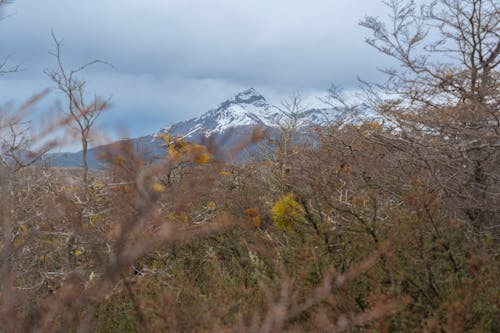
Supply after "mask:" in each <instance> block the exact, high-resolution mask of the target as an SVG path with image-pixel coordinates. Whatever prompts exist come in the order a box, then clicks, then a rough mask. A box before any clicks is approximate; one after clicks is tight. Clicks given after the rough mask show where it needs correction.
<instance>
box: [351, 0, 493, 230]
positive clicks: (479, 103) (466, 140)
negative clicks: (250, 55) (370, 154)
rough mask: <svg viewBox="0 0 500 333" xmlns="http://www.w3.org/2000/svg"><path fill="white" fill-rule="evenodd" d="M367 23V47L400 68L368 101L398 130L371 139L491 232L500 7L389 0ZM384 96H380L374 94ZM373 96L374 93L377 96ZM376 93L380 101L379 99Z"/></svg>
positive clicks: (476, 0)
mask: <svg viewBox="0 0 500 333" xmlns="http://www.w3.org/2000/svg"><path fill="white" fill-rule="evenodd" d="M385 4H386V5H387V6H388V7H389V9H390V15H389V20H388V22H384V21H382V20H380V19H379V18H375V17H366V18H365V19H364V20H362V21H361V23H360V24H361V26H363V27H366V28H368V29H369V30H371V32H372V36H371V37H370V38H367V39H366V41H367V43H368V44H369V45H371V46H373V47H374V48H376V49H377V50H379V51H380V52H382V53H384V54H386V55H388V56H390V57H392V58H393V59H395V60H396V61H397V63H398V64H399V65H400V66H399V67H397V68H389V69H384V70H383V72H384V73H385V74H386V75H387V81H386V82H385V83H383V84H371V83H367V82H363V83H364V89H365V91H366V92H368V93H369V95H370V97H369V98H368V100H369V101H370V102H371V105H372V107H373V108H375V109H376V110H378V111H380V112H381V113H383V114H385V115H387V116H389V117H390V118H391V120H392V123H393V125H394V126H395V127H397V133H399V134H400V135H399V136H397V140H396V138H395V137H394V136H389V135H382V134H380V133H377V134H376V135H374V137H373V138H374V140H377V141H379V142H380V143H382V144H385V145H392V146H394V147H398V149H401V150H403V151H406V152H410V153H411V154H412V158H414V159H415V161H418V162H419V163H422V164H423V165H424V166H425V167H426V168H427V169H428V171H429V173H430V174H431V175H432V177H433V178H434V180H435V184H440V191H442V192H444V193H443V194H445V195H446V196H448V197H449V198H453V199H454V201H455V203H456V204H458V205H459V206H461V207H462V210H463V212H464V213H465V215H466V217H467V218H468V219H469V220H470V221H471V222H473V224H474V225H477V226H481V228H482V229H484V228H486V229H491V228H496V227H495V224H496V223H494V221H495V219H496V218H497V217H498V214H499V210H498V207H499V204H500V189H499V186H498V184H499V182H500V178H499V176H498V175H499V170H498V165H499V163H500V153H499V152H500V149H499V148H500V110H499V103H500V85H499V84H498V82H499V78H500V72H499V70H498V65H499V64H500V7H499V5H498V2H497V1H494V0H436V1H424V2H423V4H422V5H421V6H417V5H416V4H415V2H414V1H405V0H389V1H387V2H385ZM380 92H382V94H378V93H380ZM374 93H375V94H374ZM377 94H378V95H377Z"/></svg>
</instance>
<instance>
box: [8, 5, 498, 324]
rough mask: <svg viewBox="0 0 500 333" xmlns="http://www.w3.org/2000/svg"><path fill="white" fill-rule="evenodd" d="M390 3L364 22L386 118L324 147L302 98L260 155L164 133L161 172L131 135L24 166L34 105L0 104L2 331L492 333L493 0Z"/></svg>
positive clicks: (254, 140)
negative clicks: (240, 154) (380, 70)
mask: <svg viewBox="0 0 500 333" xmlns="http://www.w3.org/2000/svg"><path fill="white" fill-rule="evenodd" d="M1 4H2V2H1V1H0V5H1ZM388 5H389V7H390V8H389V9H390V12H391V15H390V20H391V21H390V22H389V23H388V24H387V25H386V24H384V23H383V22H381V21H379V19H378V18H372V17H368V18H365V19H364V20H363V21H362V22H361V24H362V25H363V26H364V27H366V28H368V29H369V30H370V31H371V32H372V33H373V36H372V38H369V39H368V43H369V44H371V45H372V46H374V47H376V48H377V49H379V50H380V51H381V52H383V53H385V54H387V55H388V56H390V57H393V58H395V59H396V60H397V61H398V63H399V64H400V65H401V66H400V67H398V68H397V69H391V70H386V71H385V72H386V74H387V75H388V81H387V82H386V83H384V84H370V83H366V82H363V85H362V87H363V90H364V92H365V95H364V103H365V104H363V107H366V105H369V107H370V108H371V109H372V110H374V111H376V112H377V113H379V114H381V115H383V118H381V119H384V120H380V121H376V120H365V121H363V120H362V119H361V120H359V121H356V122H343V121H336V122H332V123H330V124H329V125H326V126H321V127H319V126H318V127H315V128H311V131H313V133H312V134H311V133H306V135H307V136H308V137H309V138H310V137H314V138H315V139H316V140H317V144H315V145H309V144H306V143H303V142H304V140H301V139H300V136H301V135H304V133H302V132H301V131H299V130H298V129H297V126H296V123H295V122H294V121H295V120H296V118H294V112H296V110H298V109H300V105H298V104H297V103H299V102H300V99H297V98H294V99H291V100H290V101H288V102H286V103H285V108H286V109H287V110H288V112H289V121H287V122H284V123H281V126H280V127H279V134H278V135H277V136H275V135H273V137H272V138H270V137H268V136H267V135H266V133H265V132H263V131H261V130H260V129H259V128H256V129H255V131H254V133H253V134H252V135H251V136H249V137H248V140H247V142H244V143H242V144H241V145H239V146H237V147H234V149H235V150H241V149H244V148H245V146H246V145H250V144H251V145H259V146H261V147H262V149H263V150H265V151H266V152H267V154H266V156H267V157H266V158H260V159H256V160H253V161H247V162H245V163H238V164H231V163H228V162H227V161H224V160H219V159H217V158H216V157H217V156H221V155H224V154H219V153H218V151H217V150H218V147H217V145H216V144H211V142H210V138H208V139H207V140H206V144H204V145H202V144H199V143H195V142H192V141H189V140H186V139H184V138H182V137H175V136H173V135H171V134H169V133H167V132H165V133H163V134H162V136H161V140H163V142H164V145H163V147H164V157H163V158H162V159H161V161H159V162H157V163H153V164H151V163H148V162H147V161H146V160H144V159H143V158H142V157H141V154H140V153H141V152H138V151H136V149H135V147H133V146H131V145H129V144H128V143H127V142H126V141H121V142H118V143H115V144H113V145H111V146H110V148H109V150H108V151H107V152H106V153H104V154H103V155H102V156H101V158H102V160H103V161H106V163H107V166H108V167H107V169H106V170H105V171H96V170H92V169H90V170H87V168H84V169H83V170H81V169H78V168H74V169H69V168H55V167H48V166H40V165H34V161H35V160H38V159H39V158H40V156H41V155H43V153H45V151H46V150H48V148H49V146H44V147H42V148H41V149H40V150H39V152H37V153H32V154H29V157H30V158H31V159H32V160H30V159H28V158H26V156H24V157H23V158H22V159H21V158H18V157H19V154H26V152H25V150H23V149H24V146H22V145H21V144H19V140H17V141H16V138H17V139H19V138H20V137H24V134H25V131H24V127H23V123H22V121H21V120H20V117H19V115H20V114H21V113H23V112H25V110H26V109H29V106H30V105H32V104H33V103H36V102H37V99H36V98H35V99H33V100H32V101H28V103H27V104H26V105H25V106H22V107H21V108H20V109H19V110H7V109H6V108H2V109H1V112H2V115H3V118H2V119H1V122H0V129H1V133H2V138H3V139H2V140H3V141H4V144H3V146H4V147H5V148H4V149H3V150H2V151H3V153H2V162H3V163H2V164H1V167H0V236H1V239H0V280H1V284H0V332H272V333H274V332H282V331H283V332H306V331H311V332H478V333H479V332H500V320H499V318H500V279H499V276H500V120H499V119H500V110H499V102H500V84H499V76H500V72H499V71H498V65H499V64H500V56H499V55H500V31H499V29H500V15H499V8H498V4H497V3H496V2H495V1H493V0H492V1H486V0H484V1H481V0H464V1H462V0H460V1H459V0H456V1H455V0H441V1H437V2H435V3H433V4H429V5H426V6H424V7H422V8H416V6H415V5H414V4H413V3H406V2H403V1H397V0H393V1H389V2H388ZM441 38H442V39H441ZM443 54H444V55H445V56H450V57H449V58H446V57H444V58H443ZM326 102H328V103H330V104H333V105H342V106H343V107H345V108H346V109H347V110H349V111H350V112H352V114H356V110H357V107H358V106H357V105H353V104H350V103H349V102H348V101H346V100H345V99H344V98H343V96H342V91H341V90H340V89H338V88H336V87H332V88H331V89H330V98H329V99H328V100H327V101H326ZM366 103H367V104H366ZM82 112H84V113H85V112H87V111H86V110H83V111H82ZM71 117H74V114H73V115H72V114H69V115H68V118H67V119H66V118H64V119H61V120H58V121H57V123H56V124H54V126H59V125H61V126H65V125H66V124H67V122H69V121H71V119H72V118H71ZM13 124H14V125H13ZM20 132H22V135H20V136H16V135H13V134H16V133H20ZM49 132H50V131H48V132H47V133H49ZM45 134H46V132H43V131H42V132H41V134H39V136H38V137H34V138H33V137H32V140H42V139H43V136H44V135H45ZM30 161H33V163H31V162H30Z"/></svg>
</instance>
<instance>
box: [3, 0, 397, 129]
mask: <svg viewBox="0 0 500 333" xmlns="http://www.w3.org/2000/svg"><path fill="white" fill-rule="evenodd" d="M8 11H9V12H10V13H13V14H14V15H13V16H11V17H9V18H8V19H6V20H4V21H2V22H0V38H1V40H2V49H1V50H0V56H2V55H7V54H12V57H13V59H14V60H16V61H17V62H19V63H21V64H22V65H23V67H24V68H25V70H24V71H23V72H22V73H18V74H15V75H10V76H6V77H3V78H1V79H0V89H1V91H2V93H1V96H0V99H2V101H3V100H5V99H8V98H14V99H20V98H22V97H23V94H24V95H25V96H28V95H30V94H31V93H32V92H34V91H37V90H41V89H43V88H44V87H46V86H48V85H50V82H49V81H48V80H47V79H46V78H45V77H44V76H43V75H42V74H41V73H42V71H43V69H44V68H47V67H51V66H53V59H52V58H51V56H50V55H49V54H48V52H49V51H50V50H51V48H52V47H53V46H52V43H51V37H50V30H51V28H53V29H54V31H55V32H56V34H57V35H58V36H59V37H61V38H64V57H65V61H66V63H67V64H68V66H77V65H78V64H81V63H84V62H86V61H88V60H91V59H94V58H99V59H103V60H107V61H110V62H111V63H113V65H114V68H107V67H95V68H93V69H92V70H91V71H89V72H87V73H86V78H87V79H88V81H89V87H90V88H91V89H94V90H95V91H98V92H99V93H102V94H104V95H113V105H114V108H113V109H112V110H111V111H109V112H108V114H107V115H106V116H105V117H103V120H104V121H107V122H117V123H123V124H125V125H127V126H130V132H131V134H132V135H139V134H145V133H147V131H151V130H155V129H157V128H158V127H160V125H159V124H162V125H163V124H166V123H168V122H170V121H176V120H181V119H185V118H187V117H189V116H193V115H197V114H200V113H201V112H203V111H204V110H206V109H208V108H210V107H213V106H216V104H217V103H218V102H220V101H221V100H223V99H224V98H227V97H229V96H231V95H232V94H234V93H237V92H238V91H239V90H242V89H245V88H248V87H250V86H252V87H256V88H258V89H260V90H262V92H263V94H266V95H269V96H271V97H272V98H274V99H276V100H278V101H279V99H281V98H284V97H285V96H286V95H287V94H289V93H290V92H291V91H294V90H304V91H307V92H309V93H312V94H314V93H319V92H320V91H321V90H322V89H325V88H327V87H328V85H329V84H330V83H331V82H335V83H337V84H340V85H344V86H347V87H352V86H353V85H354V83H355V79H356V76H358V75H360V76H362V77H365V78H370V79H376V78H378V77H379V76H380V74H378V72H377V70H376V67H377V66H383V65H384V64H387V60H385V59H384V58H383V57H382V56H381V55H379V54H377V52H376V51H374V50H372V49H370V48H369V47H368V46H367V45H365V44H364V42H363V38H364V36H365V35H366V34H367V32H366V31H363V29H362V28H361V27H359V26H358V25H357V23H358V21H359V20H360V19H361V18H362V17H363V16H365V15H366V14H369V15H384V13H385V9H384V7H383V6H382V5H381V4H380V3H379V2H378V1H373V0H351V1H343V0H309V1H305V0H302V1H299V0H273V1H270V0H253V1H234V0H211V1H206V0H143V1H130V0H122V1H119V2H118V1H102V0H101V1H97V0H88V1H78V2H77V1H67V0H44V1H36V0H24V1H23V0H16V2H15V3H14V4H13V5H11V6H9V8H8ZM273 102H277V101H273Z"/></svg>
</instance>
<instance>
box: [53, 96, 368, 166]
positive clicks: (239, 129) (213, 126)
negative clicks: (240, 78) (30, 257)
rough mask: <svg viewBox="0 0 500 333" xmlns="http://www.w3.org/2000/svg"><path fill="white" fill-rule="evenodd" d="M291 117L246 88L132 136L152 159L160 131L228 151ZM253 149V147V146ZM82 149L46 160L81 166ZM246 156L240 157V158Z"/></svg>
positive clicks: (318, 114)
mask: <svg viewBox="0 0 500 333" xmlns="http://www.w3.org/2000/svg"><path fill="white" fill-rule="evenodd" d="M361 111H362V113H363V114H361V115H359V116H361V117H362V118H373V117H374V115H373V114H371V113H370V112H369V110H368V108H367V107H365V108H361ZM350 117H351V115H349V114H347V113H346V112H345V110H344V109H341V108H324V109H317V108H316V109H309V110H305V111H302V112H299V113H297V114H296V115H295V120H296V123H297V126H298V128H299V130H300V129H305V128H307V127H311V126H324V125H327V124H328V123H329V122H331V121H335V120H347V121H350V120H349V119H350ZM289 120H290V115H288V114H287V113H286V112H285V111H283V110H281V109H280V108H278V107H276V106H273V105H271V104H269V103H268V102H267V100H266V99H265V98H264V97H263V96H262V95H261V94H259V93H258V92H257V91H256V90H255V89H253V88H251V89H248V90H245V91H243V92H241V93H239V94H237V95H235V96H234V97H232V98H230V99H228V100H226V101H224V102H222V103H221V104H220V105H219V106H218V107H217V108H215V109H212V110H209V111H207V112H206V113H204V114H202V115H201V116H200V117H195V118H192V119H189V120H185V121H181V122H177V123H174V124H171V125H170V126H168V127H166V128H163V129H161V130H159V131H158V133H155V134H152V135H148V136H144V137H140V138H135V139H128V140H129V141H130V143H131V144H132V145H133V147H136V149H137V151H138V152H141V153H143V154H144V155H145V156H147V157H149V158H152V159H153V158H154V157H155V156H161V155H162V154H165V151H164V150H163V149H162V142H161V140H159V139H158V138H157V137H158V134H161V133H165V132H168V133H171V134H172V135H174V136H182V137H184V138H186V139H188V140H193V141H196V142H198V143H200V142H203V141H204V140H205V139H206V138H207V137H210V138H211V140H210V141H211V142H212V143H214V144H215V145H216V146H217V148H218V150H219V151H221V152H224V151H228V150H229V149H230V148H231V147H234V146H236V145H238V144H240V143H242V142H243V141H245V140H248V137H249V136H251V134H252V132H253V130H254V129H255V128H259V129H262V130H267V131H268V132H271V133H272V132H275V131H276V130H277V129H278V128H279V126H280V125H283V124H285V123H286V122H287V121H289ZM107 147H108V145H104V146H99V147H95V148H92V149H90V150H89V152H88V159H89V166H90V167H92V168H99V167H102V166H104V163H103V162H101V161H100V160H99V156H100V155H101V154H102V152H104V151H105V150H106V149H107ZM249 149H250V150H251V147H250V148H249ZM81 156H82V154H81V152H77V153H53V154H48V155H47V156H46V158H45V159H46V160H47V161H49V163H51V164H53V165H58V166H79V165H80V164H81V158H82V157H81ZM242 158H245V157H242V156H239V157H238V159H242Z"/></svg>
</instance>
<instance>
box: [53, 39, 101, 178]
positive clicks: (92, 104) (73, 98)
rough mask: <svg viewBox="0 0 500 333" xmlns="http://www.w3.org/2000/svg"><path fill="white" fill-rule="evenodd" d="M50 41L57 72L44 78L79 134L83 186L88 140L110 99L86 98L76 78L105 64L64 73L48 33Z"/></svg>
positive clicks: (83, 83) (83, 86)
mask: <svg viewBox="0 0 500 333" xmlns="http://www.w3.org/2000/svg"><path fill="white" fill-rule="evenodd" d="M52 39H53V40H54V44H55V47H56V49H55V52H54V53H51V54H52V55H53V56H54V57H55V59H56V62H57V68H56V69H53V70H45V74H46V75H47V76H48V77H49V78H50V79H51V80H52V81H53V82H54V83H55V85H56V87H57V89H58V90H59V91H61V92H62V93H63V94H64V95H65V97H66V99H67V103H68V104H67V114H68V115H69V116H70V117H71V118H72V120H73V125H74V127H75V128H76V129H77V130H78V132H79V134H80V139H81V143H82V163H83V182H84V183H87V181H88V169H89V167H88V160H87V153H88V144H89V137H90V133H91V130H92V127H93V126H94V123H95V121H96V120H97V118H99V116H100V115H101V113H102V112H103V111H104V110H105V109H107V108H108V107H109V100H110V98H102V97H100V96H97V95H95V94H94V96H92V97H90V98H89V96H88V94H87V92H86V84H87V82H86V81H85V80H83V79H81V78H80V77H78V74H79V73H81V72H82V71H83V70H85V69H87V68H89V67H91V66H93V65H95V64H107V65H109V64H108V63H106V62H104V61H101V60H93V61H90V62H88V63H86V64H84V65H82V66H80V67H78V68H75V69H67V68H66V67H65V66H64V64H63V61H62V40H59V39H57V37H56V35H55V34H54V32H53V31H52Z"/></svg>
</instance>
